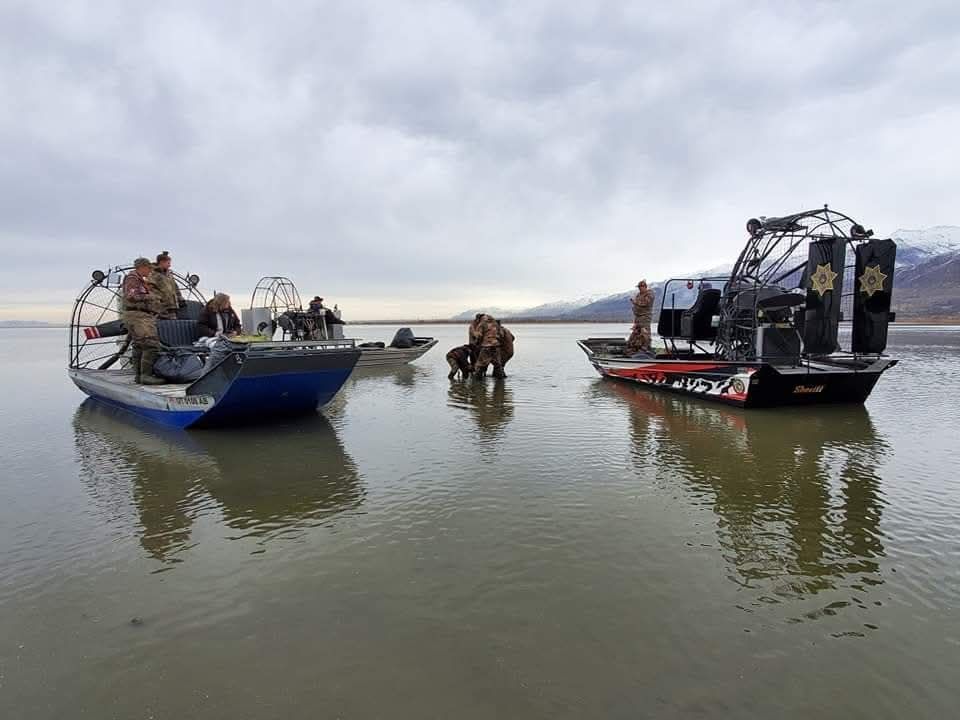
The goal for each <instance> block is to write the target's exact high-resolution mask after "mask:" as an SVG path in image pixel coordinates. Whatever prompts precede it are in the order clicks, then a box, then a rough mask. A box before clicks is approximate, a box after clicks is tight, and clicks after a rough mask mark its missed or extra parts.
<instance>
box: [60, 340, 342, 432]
mask: <svg viewBox="0 0 960 720" xmlns="http://www.w3.org/2000/svg"><path fill="white" fill-rule="evenodd" d="M359 356H360V353H359V351H358V350H356V349H354V348H352V347H351V348H344V349H333V350H324V351H322V352H314V351H310V350H309V349H304V348H290V349H285V348H279V349H278V347H277V346H275V345H274V346H271V347H270V348H266V347H258V348H256V349H255V350H252V351H250V352H249V353H248V352H236V353H232V354H230V355H228V356H227V358H226V359H224V360H223V361H222V362H221V363H220V364H219V365H217V367H215V368H214V369H213V370H212V371H211V372H209V373H208V374H207V375H205V376H204V377H202V378H201V379H200V380H197V381H196V382H194V383H192V384H189V385H173V384H171V385H160V386H144V385H137V384H135V383H134V382H133V376H132V373H131V372H130V371H124V370H90V369H76V368H74V369H71V370H70V371H69V373H70V377H71V379H72V380H73V382H74V384H76V385H77V387H78V388H80V390H82V391H83V392H85V393H86V394H87V395H89V396H90V397H92V398H95V399H96V400H99V401H101V402H103V403H106V404H108V405H111V406H113V407H118V408H121V409H123V410H126V411H128V412H132V413H134V414H136V415H139V416H140V417H144V418H147V419H149V420H152V421H153V422H157V423H160V424H162V425H166V426H169V427H176V428H194V427H207V426H215V425H228V424H231V423H243V422H251V421H260V420H266V419H269V418H273V417H278V416H288V415H297V414H305V413H311V412H315V411H316V410H317V408H319V407H322V406H323V405H325V404H327V403H328V402H329V401H330V400H331V399H332V398H333V397H334V396H335V395H336V394H337V392H338V391H339V390H340V388H341V387H342V386H343V384H344V382H346V380H347V378H348V377H349V376H350V373H351V372H352V371H353V368H354V366H355V365H356V362H357V360H358V359H359Z"/></svg>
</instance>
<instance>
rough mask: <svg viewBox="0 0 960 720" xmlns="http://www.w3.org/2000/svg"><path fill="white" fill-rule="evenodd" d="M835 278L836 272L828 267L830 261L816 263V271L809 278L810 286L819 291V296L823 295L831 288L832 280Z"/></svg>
mask: <svg viewBox="0 0 960 720" xmlns="http://www.w3.org/2000/svg"><path fill="white" fill-rule="evenodd" d="M836 278H837V274H836V273H835V272H834V271H833V268H832V267H830V263H827V264H826V265H817V271H816V272H815V273H814V274H813V277H812V278H810V287H812V288H813V289H814V290H816V291H817V292H818V293H820V297H823V295H824V293H826V292H827V291H828V290H833V281H834V280H836Z"/></svg>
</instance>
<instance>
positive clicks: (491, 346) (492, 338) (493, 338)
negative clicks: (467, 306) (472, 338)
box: [471, 315, 502, 379]
mask: <svg viewBox="0 0 960 720" xmlns="http://www.w3.org/2000/svg"><path fill="white" fill-rule="evenodd" d="M471 331H473V328H472V327H471ZM471 335H473V332H471ZM476 337H477V344H479V345H480V351H479V353H478V354H477V362H476V364H475V372H474V377H475V378H478V379H479V378H483V377H486V375H487V367H488V366H490V365H493V367H494V368H497V367H499V366H500V324H499V323H498V322H497V321H496V320H495V319H494V318H493V317H491V316H490V315H481V316H480V320H479V323H478V324H477V327H476ZM501 372H502V370H501Z"/></svg>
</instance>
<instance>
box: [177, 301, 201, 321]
mask: <svg viewBox="0 0 960 720" xmlns="http://www.w3.org/2000/svg"><path fill="white" fill-rule="evenodd" d="M202 311H203V303H202V302H200V301H199V300H186V301H185V304H184V306H183V307H182V308H180V309H179V310H177V319H178V320H193V321H194V322H197V321H198V320H199V319H200V313H201V312H202Z"/></svg>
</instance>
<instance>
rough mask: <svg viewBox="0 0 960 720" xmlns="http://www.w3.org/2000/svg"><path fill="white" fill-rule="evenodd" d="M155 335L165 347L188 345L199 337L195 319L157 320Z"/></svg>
mask: <svg viewBox="0 0 960 720" xmlns="http://www.w3.org/2000/svg"><path fill="white" fill-rule="evenodd" d="M157 335H159V336H160V342H162V343H163V344H164V345H166V346H167V347H190V346H191V345H193V343H195V342H196V341H197V340H198V339H200V336H201V332H200V324H199V323H198V322H197V321H196V320H157Z"/></svg>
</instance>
